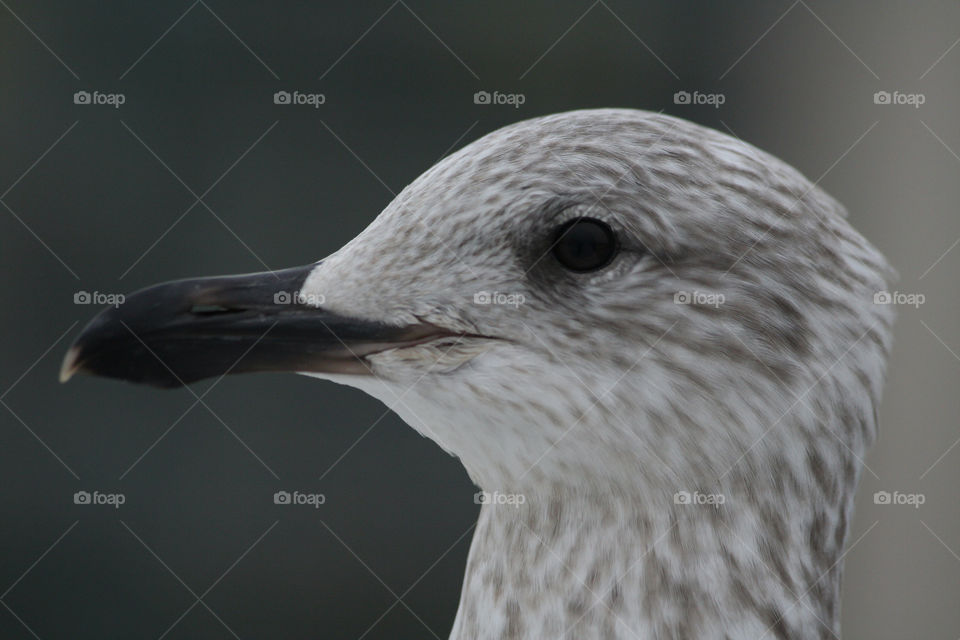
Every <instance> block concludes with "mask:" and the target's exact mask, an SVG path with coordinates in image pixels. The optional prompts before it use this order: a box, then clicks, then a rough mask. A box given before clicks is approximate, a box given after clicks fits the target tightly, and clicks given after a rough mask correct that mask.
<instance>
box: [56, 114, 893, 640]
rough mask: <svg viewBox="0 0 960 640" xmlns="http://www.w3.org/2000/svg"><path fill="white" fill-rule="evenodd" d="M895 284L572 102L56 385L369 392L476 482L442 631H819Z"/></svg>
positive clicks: (765, 203) (835, 617)
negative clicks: (468, 540) (294, 259)
mask: <svg viewBox="0 0 960 640" xmlns="http://www.w3.org/2000/svg"><path fill="white" fill-rule="evenodd" d="M893 277H894V274H893V271H892V269H891V268H890V267H889V266H888V264H887V262H886V261H885V259H884V258H883V256H882V255H881V254H880V253H879V252H878V251H877V250H876V249H875V248H874V247H873V246H871V245H870V244H869V243H868V242H867V241H866V240H865V239H864V238H863V237H862V236H861V235H860V234H859V233H858V232H857V231H856V230H854V229H853V227H852V226H851V225H850V223H849V222H848V220H847V217H846V211H845V209H844V208H843V206H842V205H841V204H839V203H838V202H837V201H836V200H834V199H833V198H832V197H831V196H829V195H828V194H827V193H826V192H824V191H823V190H822V189H821V188H820V187H818V186H817V185H816V184H815V183H811V182H810V181H808V180H807V179H806V178H805V177H804V176H802V175H801V174H800V173H799V172H798V171H796V170H795V169H793V168H791V167H790V166H788V165H787V164H785V163H784V162H782V161H780V160H778V159H777V158H775V157H773V156H771V155H769V154H767V153H765V152H763V151H761V150H759V149H757V148H755V147H753V146H751V145H749V144H747V143H745V142H743V141H741V140H739V139H736V138H733V137H731V136H728V135H725V134H722V133H719V132H717V131H714V130H711V129H708V128H704V127H702V126H699V125H696V124H693V123H691V122H688V121H685V120H681V119H678V118H674V117H670V116H667V115H662V114H656V113H651V112H646V111H639V110H631V109H595V110H582V111H573V112H568V113H559V114H553V115H548V116H544V117H539V118H535V119H531V120H526V121H523V122H519V123H516V124H513V125H510V126H507V127H505V128H502V129H499V130H497V131H494V132H492V133H490V134H488V135H486V136H484V137H482V138H480V139H479V140H477V141H475V142H473V143H471V144H469V145H467V146H466V147H464V148H462V149H461V150H459V151H458V152H456V153H454V154H452V155H450V156H448V157H447V158H445V159H443V160H441V161H440V162H439V163H438V164H436V165H435V166H433V167H432V168H430V169H429V170H427V171H426V173H424V174H423V175H421V176H420V177H419V178H417V179H416V180H415V181H414V182H413V183H411V184H410V185H409V186H407V187H406V188H405V189H404V190H403V191H402V192H401V193H400V194H399V195H398V196H397V197H396V199H395V200H393V201H392V202H391V203H390V204H389V205H388V206H387V207H386V209H385V210H384V211H383V212H382V213H381V214H380V215H379V216H378V217H377V218H376V219H375V220H374V221H373V222H372V224H370V226H369V227H368V228H366V229H365V230H364V231H363V232H362V233H361V234H360V235H358V236H357V237H356V238H354V239H353V240H352V241H350V242H349V243H348V244H346V245H345V246H344V247H343V248H342V249H340V250H339V251H337V252H335V253H334V254H332V255H330V256H329V257H327V258H325V259H323V260H321V261H319V262H316V263H313V264H310V265H307V266H304V267H296V268H292V269H286V270H280V271H270V272H266V273H258V274H247V275H236V276H219V277H210V278H198V279H189V280H179V281H174V282H168V283H164V284H159V285H156V286H152V287H149V288H147V289H143V290H140V291H138V292H136V293H133V294H131V295H129V296H127V297H126V300H125V302H124V303H123V304H120V305H116V306H114V307H109V308H107V309H106V310H104V311H103V312H101V313H100V314H99V315H98V316H96V317H95V318H94V319H93V320H92V321H91V322H90V323H89V324H88V325H87V326H86V328H85V329H84V330H83V331H82V333H81V334H80V335H79V337H78V338H77V339H76V341H75V342H74V343H73V345H72V346H71V347H70V349H69V351H68V352H67V354H66V357H65V359H64V362H63V368H62V370H61V380H62V381H66V380H67V379H69V378H70V377H71V376H72V375H73V374H74V373H78V372H82V373H88V374H94V375H99V376H105V377H109V378H119V379H122V380H126V381H130V382H134V383H143V384H148V385H153V386H157V387H167V388H169V387H180V386H182V385H186V384H190V383H192V382H194V381H197V380H201V379H203V378H209V377H220V376H224V375H225V374H232V373H243V372H253V371H287V372H297V373H304V374H308V375H312V376H316V377H319V378H323V379H327V380H331V381H334V382H337V383H341V384H345V385H349V386H352V387H356V388H359V389H361V390H363V391H365V392H367V393H369V394H370V395H372V396H374V397H375V398H377V399H379V400H381V401H383V402H384V403H385V404H386V405H387V406H389V407H390V408H391V409H392V410H394V411H395V412H396V413H397V414H398V415H399V416H400V417H401V418H402V419H403V420H404V421H405V422H407V423H408V424H409V425H410V426H412V427H413V428H414V429H416V430H417V431H419V432H420V433H421V434H423V435H425V436H427V437H429V438H430V439H432V440H433V441H434V442H436V443H437V444H438V445H439V446H440V447H442V448H443V449H444V450H446V451H447V452H449V453H451V454H452V455H454V456H457V457H458V458H459V459H460V460H461V461H462V464H463V466H464V467H465V469H466V471H467V473H468V474H469V476H470V478H471V479H472V480H473V481H474V482H475V483H476V485H477V486H478V487H479V488H481V489H482V491H481V493H479V494H477V495H478V496H479V498H478V502H480V503H481V504H482V506H481V507H480V514H479V517H478V522H477V525H476V530H475V532H474V537H473V541H472V545H471V548H470V553H469V558H468V562H467V567H466V575H465V578H464V582H463V587H462V593H461V600H460V605H459V608H458V611H457V614H456V619H455V622H454V625H453V629H452V633H451V636H450V637H451V638H452V639H455V640H468V639H469V640H478V639H479V640H484V639H494V638H496V639H500V640H521V639H533V638H537V639H540V638H577V639H584V640H589V639H603V640H610V639H619V638H623V639H627V638H635V639H642V640H646V639H654V638H655V639H674V638H678V639H689V638H703V639H714V638H715V639H718V640H719V639H728V640H730V639H747V638H749V639H751V640H757V639H760V638H779V639H791V640H792V639H800V638H803V639H810V638H832V637H837V636H838V635H839V633H840V588H841V577H842V569H843V559H844V556H845V545H846V543H847V540H848V536H849V531H850V528H851V520H852V516H853V500H854V493H855V491H856V487H857V482H858V479H859V475H860V469H861V466H862V464H863V463H862V459H863V457H864V455H865V453H866V450H867V448H868V446H869V445H870V444H871V442H872V441H873V440H874V438H875V434H876V429H877V415H876V414H877V406H878V403H879V401H880V396H881V390H882V384H883V377H884V369H885V361H886V357H887V354H888V352H889V350H890V347H891V333H892V324H893V312H892V306H891V305H884V304H876V303H875V300H874V296H875V294H877V293H878V292H883V291H886V290H888V289H889V283H890V282H891V280H892V278H893Z"/></svg>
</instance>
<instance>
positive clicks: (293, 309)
mask: <svg viewBox="0 0 960 640" xmlns="http://www.w3.org/2000/svg"><path fill="white" fill-rule="evenodd" d="M316 266H317V265H316V264H311V265H307V266H304V267H295V268H293V269H285V270H282V271H272V272H266V273H254V274H249V275H239V276H220V277H214V278H196V279H190V280H177V281H174V282H167V283H164V284H158V285H155V286H152V287H149V288H147V289H142V290H140V291H137V292H136V293H132V294H130V295H129V296H127V297H126V299H125V301H124V302H123V303H122V304H120V305H118V306H116V307H109V308H107V309H105V310H104V311H102V312H100V314H99V315H97V316H96V317H95V318H94V319H93V320H92V321H91V322H90V324H88V325H87V326H86V328H85V329H84V330H83V332H82V333H81V334H80V336H79V337H78V338H77V339H76V341H75V342H74V343H73V346H72V347H70V350H69V351H68V352H67V355H66V357H65V358H64V361H63V367H62V368H61V370H60V380H61V382H66V381H67V380H69V379H70V377H71V376H72V375H73V374H74V373H77V372H81V373H90V374H93V375H98V376H104V377H108V378H119V379H121V380H127V381H130V382H137V383H142V384H149V385H153V386H156V387H179V386H183V385H185V384H190V383H191V382H195V381H197V380H202V379H204V378H210V377H214V376H222V375H225V374H228V373H245V372H250V371H298V372H318V373H349V374H360V375H364V374H367V375H369V373H370V370H369V368H368V367H367V365H366V363H365V362H364V360H363V358H364V356H366V355H369V354H371V353H375V352H378V351H383V350H386V349H391V348H395V347H399V346H409V345H413V344H418V343H421V342H425V341H427V340H431V339H433V338H438V337H443V336H449V335H453V334H451V333H450V332H445V331H443V330H441V329H439V328H438V327H435V326H433V325H429V324H422V325H413V326H391V325H386V324H381V323H378V322H371V321H368V320H361V319H357V318H349V317H344V316H342V315H338V314H336V313H333V312H330V311H327V310H325V309H324V308H323V307H322V305H321V306H319V307H317V306H314V305H308V304H304V303H303V301H302V300H300V299H298V295H297V293H298V292H299V290H300V288H301V285H302V284H303V282H304V280H305V279H306V277H307V276H308V275H309V274H310V272H311V271H312V270H313V269H314V268H315V267H316Z"/></svg>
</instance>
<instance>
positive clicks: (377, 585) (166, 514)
mask: <svg viewBox="0 0 960 640" xmlns="http://www.w3.org/2000/svg"><path fill="white" fill-rule="evenodd" d="M958 39H960V5H958V4H957V3H956V2H953V1H949V2H948V1H944V2H932V1H925V2H902V1H896V2H890V1H887V2H884V1H881V2H877V1H874V0H863V1H858V2H843V3H836V2H827V1H825V0H797V1H796V2H792V3H791V2H790V1H789V0H788V1H777V2H759V1H758V2H736V3H733V2H710V3H706V2H692V1H691V2H627V1H623V0H598V1H596V2H592V3H591V2H590V0H585V1H583V2H555V1H546V0H543V1H539V2H522V3H518V2H512V1H510V0H496V1H491V0H487V1H484V2H441V1H427V0H397V1H396V2H394V1H393V0H383V1H377V2H364V3H357V2H346V1H342V2H324V3H304V2H263V3H253V2H225V1H224V0H197V1H192V0H183V1H180V2H155V3H145V2H130V1H128V2H97V3H86V2H82V3H81V2H71V1H66V0H64V1H61V2H55V1H51V0H43V1H40V0H37V1H30V2H28V1H26V0H2V1H0V43H2V44H0V50H2V62H0V150H2V151H0V194H2V195H0V203H2V206H0V243H2V250H0V265H2V273H3V277H2V280H0V300H2V301H3V304H2V311H0V344H2V349H3V351H2V353H3V357H2V359H0V394H2V395H0V399H2V406H0V501H2V513H3V516H2V517H3V520H2V521H3V526H2V528H0V549H2V553H0V590H2V593H0V604H2V605H3V606H2V607H0V637H2V638H10V639H15V638H43V639H44V640H46V639H54V638H121V637H122V638H127V637H130V638H132V637H137V638H141V637H143V638H159V637H165V638H171V639H173V638H231V637H236V638H243V639H247V638H331V639H334V638H344V639H351V640H355V639H357V638H371V639H372V638H419V637H424V638H429V637H434V636H437V637H440V638H445V637H446V635H447V634H448V632H449V630H450V627H451V624H452V621H453V617H454V613H455V610H456V605H457V601H458V597H459V589H460V583H461V579H462V574H463V568H464V563H465V558H466V554H467V550H468V545H469V540H470V533H471V527H472V525H473V522H474V519H475V517H476V513H477V509H478V507H477V506H476V505H475V504H474V501H473V493H474V490H475V489H474V488H473V487H472V486H471V484H470V482H469V480H468V479H467V477H466V475H465V473H464V472H463V471H462V469H461V468H460V466H459V464H458V463H457V461H456V460H455V459H453V458H451V457H449V456H447V455H446V454H444V453H443V452H442V451H441V450H440V449H439V448H438V447H436V446H435V445H433V444H432V443H431V442H430V441H428V440H426V439H424V438H421V437H420V436H419V435H417V434H416V433H415V432H413V431H412V430H411V429H409V428H407V427H405V426H404V425H403V424H402V423H401V421H400V420H399V419H398V418H397V417H396V416H394V415H392V414H390V413H385V409H384V407H383V406H382V405H380V404H379V403H378V402H376V401H375V400H373V399H371V398H368V397H366V396H364V395H363V394H361V393H360V392H357V391H353V390H350V389H347V388H344V387H336V386H334V385H331V384H325V383H320V382H318V381H316V380H312V379H307V378H303V377H298V376H294V375H257V376H239V377H231V378H229V379H226V380H224V381H223V382H222V383H220V384H217V385H216V386H215V387H213V388H212V389H211V388H210V385H209V384H206V385H203V384H200V385H197V386H196V387H195V388H194V392H195V393H196V396H194V395H193V393H191V392H190V391H187V390H178V391H171V392H158V391H154V390H151V389H147V388H140V387H135V386H132V385H127V384H121V383H116V382H111V381H104V380H97V379H90V378H80V379H76V380H74V381H72V382H71V383H70V384H69V385H66V386H61V385H59V384H58V383H57V376H56V374H57V370H58V367H59V364H60V359H61V357H62V355H63V353H64V350H65V348H66V346H67V345H68V343H69V341H70V340H71V338H72V337H73V336H75V335H76V334H77V332H78V331H79V329H80V328H81V327H82V325H83V323H85V322H86V321H87V320H89V318H90V317H92V315H93V314H94V313H95V311H96V308H95V306H93V305H83V304H75V301H74V298H75V295H76V294H77V293H78V292H82V291H86V292H90V293H93V292H99V293H101V294H111V293H122V292H128V291H131V290H134V289H137V288H140V287H142V286H145V285H147V284H151V283H154V282H157V281H162V280H169V279H173V278H179V277H188V276H195V275H212V274H220V273H234V272H247V271H260V270H264V269H266V268H280V267H285V266H293V265H299V264H303V263H307V262H310V261H313V260H316V259H319V258H321V257H323V256H324V255H327V254H328V253H330V252H332V251H334V250H335V249H337V248H338V247H340V246H341V245H342V244H343V243H345V242H346V241H348V240H349V239H350V238H352V237H353V236H354V235H356V234H357V233H358V232H360V231H361V230H362V229H363V228H364V227H365V226H366V225H367V224H368V223H369V222H370V221H371V220H373V218H374V217H375V216H376V215H377V213H378V212H379V211H380V210H381V209H382V208H383V207H384V206H385V205H386V204H387V203H388V202H389V201H390V200H391V199H392V197H393V195H394V194H395V193H396V192H398V191H399V190H400V189H401V188H402V187H403V186H404V185H406V184H407V183H409V182H410V181H411V180H413V179H414V178H415V177H416V176H417V175H418V174H420V173H421V172H422V171H424V170H425V169H427V168H428V167H429V166H430V165H432V164H433V163H434V162H435V161H437V160H438V159H439V158H440V157H442V156H443V155H445V154H446V153H448V152H449V151H450V150H451V149H454V148H457V147H459V146H462V145H463V144H465V143H467V142H469V141H472V140H474V139H476V138H478V137H480V136H481V135H483V134H485V133H487V132H489V131H492V130H494V129H496V128H498V127H500V126H502V125H505V124H507V123H511V122H514V121H516V120H519V119H523V118H528V117H532V116H537V115H541V114H547V113H551V112H557V111H564V110H569V109H577V108H584V107H601V106H624V107H636V108H643V109H649V110H653V111H660V110H663V111H665V112H667V113H670V114H675V115H679V116H682V117H685V118H689V119H691V120H694V121H696V122H700V123H703V124H706V125H709V126H712V127H715V128H717V129H720V130H723V131H727V132H730V133H732V134H734V135H736V136H738V137H740V138H742V139H744V140H746V141H748V142H751V143H753V144H755V145H757V146H759V147H761V148H763V149H765V150H767V151H770V152H772V153H773V154H775V155H777V156H779V157H781V158H783V159H784V160H786V161H787V162H789V163H791V164H793V165H795V166H796V167H798V168H799V169H800V170H801V171H803V172H804V173H805V174H806V175H807V176H809V177H811V179H813V180H818V181H819V182H820V184H821V185H822V186H824V187H825V188H826V189H827V191H829V192H830V193H832V194H833V195H835V196H836V197H837V198H839V199H840V200H841V201H842V202H844V203H845V204H846V205H847V207H848V208H849V210H850V212H851V217H852V219H853V222H854V224H855V225H856V227H857V228H859V229H860V230H861V231H862V232H863V233H864V234H865V235H866V236H867V237H868V238H870V239H871V240H872V241H873V242H874V243H875V244H876V245H877V246H878V247H879V248H880V249H881V250H882V251H883V252H884V253H885V254H886V255H887V256H888V257H889V258H890V260H891V261H892V262H893V263H894V264H895V265H896V266H897V268H898V269H899V272H900V274H901V280H900V283H899V291H900V292H903V293H908V294H922V295H923V296H924V303H923V304H922V305H919V306H917V307H911V306H907V305H901V309H900V312H899V321H898V328H897V336H896V342H895V346H894V352H893V356H892V360H891V362H890V375H889V382H888V385H887V391H886V397H885V400H884V403H883V406H882V408H881V412H880V417H881V429H882V435H881V439H880V441H879V443H878V444H877V445H876V446H874V448H873V449H872V451H871V453H870V455H869V457H868V458H867V460H866V462H867V465H868V466H869V470H866V471H864V475H863V483H862V485H861V489H860V493H859V496H858V503H857V506H858V509H857V517H856V522H855V526H854V527H853V529H852V532H851V538H850V542H851V549H850V551H849V554H848V556H847V570H846V583H845V600H844V615H843V620H844V630H845V636H846V637H848V638H951V639H952V638H956V637H958V635H960V608H958V607H957V602H958V596H960V508H958V498H957V491H958V489H957V487H960V446H958V445H957V439H958V438H960V430H958V428H957V427H958V420H957V415H958V408H960V393H958V391H960V388H958V380H960V376H958V374H960V355H958V354H960V323H958V316H960V314H958V311H960V291H958V287H957V273H958V270H960V247H958V241H960V215H958V202H960V179H958V178H960V156H958V154H960V118H958V113H960V45H958ZM79 91H86V92H89V93H90V94H91V97H92V99H91V102H93V101H95V100H96V99H97V98H96V97H94V96H93V92H94V91H96V92H99V93H100V94H102V95H104V96H106V95H109V94H122V96H123V98H122V99H123V104H121V105H119V106H114V105H111V104H76V103H75V100H74V94H75V93H76V92H79ZM278 91H287V92H290V93H291V94H292V93H293V92H294V91H298V92H300V93H301V94H311V95H312V94H322V95H323V100H324V103H323V104H322V105H319V106H317V107H314V106H313V105H310V104H303V105H296V104H275V102H274V94H275V93H276V92H278ZM478 91H487V92H491V93H492V92H494V91H497V92H500V93H502V94H519V95H522V96H523V104H522V105H519V106H513V105H510V104H502V105H496V104H476V103H475V101H474V94H475V93H476V92H478ZM678 91H687V92H689V93H691V95H692V94H693V92H695V91H696V92H699V93H700V94H702V95H707V94H714V95H721V96H722V101H723V104H721V105H719V106H715V105H712V104H678V103H677V102H676V101H675V98H674V95H675V93H676V92H678ZM883 91H886V92H889V93H890V94H891V96H893V95H894V94H893V92H899V93H898V94H897V95H901V96H914V97H913V98H912V99H911V98H904V99H905V100H907V101H912V102H914V103H916V102H919V101H920V99H919V98H918V97H917V96H922V101H923V103H922V104H920V105H916V104H883V100H879V102H880V103H879V104H878V102H877V101H876V100H875V94H876V92H883ZM100 99H102V100H108V101H109V100H110V99H109V98H106V97H104V98H100ZM112 100H113V101H114V102H116V101H117V100H119V98H113V99H112ZM896 100H897V98H895V97H894V98H892V99H891V103H893V102H895V101H896ZM713 101H714V102H716V101H717V100H716V99H714V100H713ZM691 102H693V100H691ZM208 390H209V392H208ZM197 397H200V398H201V400H199V401H198V400H197ZM95 490H96V491H99V492H101V493H108V494H109V493H121V494H123V496H124V498H125V503H124V504H123V505H122V506H120V507H119V508H113V507H110V506H93V505H78V504H74V501H73V495H74V493H75V492H77V491H90V492H92V491H95ZM279 490H290V491H293V490H299V491H302V492H316V493H323V494H324V495H325V496H326V503H325V504H324V505H323V506H322V507H320V508H319V509H312V508H309V507H291V506H282V505H275V504H274V503H273V494H274V493H275V492H276V491H279ZM876 491H891V492H892V491H899V492H901V493H910V494H922V495H923V499H924V504H923V505H922V506H920V507H919V508H914V507H910V506H894V505H879V504H875V503H874V501H873V494H874V492H876Z"/></svg>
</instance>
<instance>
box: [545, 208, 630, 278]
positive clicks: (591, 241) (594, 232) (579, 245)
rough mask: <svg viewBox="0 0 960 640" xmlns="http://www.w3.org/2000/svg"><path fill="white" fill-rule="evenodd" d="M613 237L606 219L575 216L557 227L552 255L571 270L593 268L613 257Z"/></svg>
mask: <svg viewBox="0 0 960 640" xmlns="http://www.w3.org/2000/svg"><path fill="white" fill-rule="evenodd" d="M616 251H617V239H616V237H615V236H614V235H613V229H611V228H610V226H609V225H607V223H605V222H602V221H600V220H595V219H593V218H575V219H573V220H570V221H569V222H567V223H565V224H564V225H563V226H562V227H560V228H559V229H558V230H557V234H556V238H555V239H554V243H553V255H554V256H555V257H556V258H557V260H558V261H559V262H560V264H562V265H563V266H564V267H566V268H567V269H570V270H571V271H579V272H583V271H595V270H596V269H600V268H601V267H605V266H607V265H608V264H610V261H611V260H613V256H614V254H615V253H616Z"/></svg>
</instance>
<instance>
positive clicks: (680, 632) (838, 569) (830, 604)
mask: <svg viewBox="0 0 960 640" xmlns="http://www.w3.org/2000/svg"><path fill="white" fill-rule="evenodd" d="M723 490H724V493H723V494H691V495H690V500H689V501H687V500H685V497H684V494H679V495H678V496H674V495H660V496H657V497H656V498H655V499H653V500H651V499H650V498H649V496H646V497H645V498H644V499H642V500H641V499H638V497H637V496H635V495H630V494H628V493H617V492H610V491H603V492H597V493H594V494H591V493H590V492H583V491H579V490H578V491H563V490H554V491H547V492H543V493H540V492H537V493H530V492H527V493H524V494H517V495H515V496H513V499H512V500H511V495H510V494H498V496H499V497H498V496H497V495H495V496H493V497H492V499H491V500H490V501H489V503H488V504H484V505H483V507H482V508H481V512H480V517H479V521H478V523H477V529H476V532H475V535H474V539H473V544H472V546H471V549H470V556H469V560H468V564H467V571H466V577H465V581H464V585H463V592H462V596H461V602H460V608H459V611H458V613H457V618H456V622H455V624H454V628H453V632H452V635H451V640H466V639H468V638H469V639H471V640H484V639H487V638H489V639H493V638H498V639H501V640H519V639H527V638H561V637H570V638H579V639H583V640H590V639H594V638H595V639H601V638H602V639H604V640H610V639H615V638H635V639H641V640H646V639H648V638H718V639H719V638H731V639H741V638H744V639H745V638H751V639H753V640H756V639H758V638H764V637H766V638H780V639H794V638H833V637H835V636H837V635H838V634H839V597H840V577H841V573H842V548H843V544H844V538H845V532H846V522H847V519H848V517H849V515H850V514H849V511H850V506H851V505H850V504H849V502H850V500H844V504H842V505H836V506H835V507H830V506H826V505H822V504H821V505H815V504H813V503H812V502H811V503H810V504H804V503H803V502H802V501H799V500H795V499H791V500H789V501H788V502H785V501H784V500H783V499H770V498H767V499H766V500H765V499H764V498H763V492H762V491H758V492H757V493H752V492H751V491H750V490H749V488H744V489H742V490H740V491H738V490H736V489H735V488H733V487H725V488H724V489H723ZM767 494H768V495H769V491H768V492H767ZM488 495H489V494H488ZM645 495H646V494H645ZM519 496H522V498H521V497H519ZM720 496H722V497H720ZM719 502H722V504H718V503H719Z"/></svg>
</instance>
